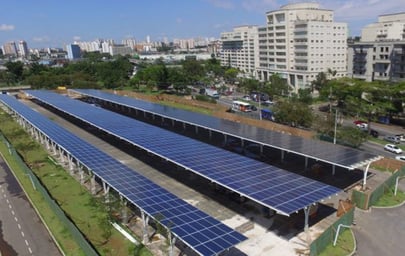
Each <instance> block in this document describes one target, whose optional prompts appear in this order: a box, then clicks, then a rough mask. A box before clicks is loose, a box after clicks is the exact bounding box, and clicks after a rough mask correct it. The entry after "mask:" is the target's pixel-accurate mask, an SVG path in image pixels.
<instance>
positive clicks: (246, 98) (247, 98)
mask: <svg viewBox="0 0 405 256" xmlns="http://www.w3.org/2000/svg"><path fill="white" fill-rule="evenodd" d="M242 99H244V100H247V101H250V100H251V98H250V96H249V95H245V96H243V98H242Z"/></svg>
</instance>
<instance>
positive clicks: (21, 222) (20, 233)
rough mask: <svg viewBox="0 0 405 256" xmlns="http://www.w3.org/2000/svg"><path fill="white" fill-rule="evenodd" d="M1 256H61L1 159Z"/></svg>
mask: <svg viewBox="0 0 405 256" xmlns="http://www.w3.org/2000/svg"><path fill="white" fill-rule="evenodd" d="M0 255H3V256H14V255H22V256H25V255H52V256H57V255H61V254H60V252H59V250H58V249H57V247H56V245H55V244H54V242H53V240H52V239H51V237H50V235H49V233H48V231H47V230H46V228H45V226H44V225H43V224H42V222H41V221H40V219H39V218H38V215H37V214H36V212H35V211H34V209H33V208H32V207H31V204H30V203H29V201H28V200H27V197H26V196H25V194H24V192H23V191H22V189H21V187H20V185H19V184H18V182H17V180H16V179H15V177H14V175H13V174H12V172H11V171H10V170H9V168H8V166H7V165H6V164H5V163H4V161H3V159H2V158H1V157H0Z"/></svg>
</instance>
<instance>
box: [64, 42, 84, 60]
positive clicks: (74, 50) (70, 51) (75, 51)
mask: <svg viewBox="0 0 405 256" xmlns="http://www.w3.org/2000/svg"><path fill="white" fill-rule="evenodd" d="M66 51H67V58H68V59H69V60H74V59H79V58H80V57H81V56H80V47H79V46H78V45H77V44H68V45H67V46H66Z"/></svg>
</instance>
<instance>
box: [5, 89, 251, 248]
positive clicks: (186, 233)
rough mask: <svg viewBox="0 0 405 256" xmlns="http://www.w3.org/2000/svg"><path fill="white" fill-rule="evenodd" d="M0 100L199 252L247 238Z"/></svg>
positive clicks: (53, 125) (32, 114)
mask: <svg viewBox="0 0 405 256" xmlns="http://www.w3.org/2000/svg"><path fill="white" fill-rule="evenodd" d="M0 101H1V102H3V103H4V104H5V105H6V106H8V107H9V108H10V109H12V110H13V111H15V112H16V113H18V114H19V115H20V116H21V117H22V118H23V119H25V120H26V121H27V122H29V123H30V124H31V125H32V126H34V127H35V128H36V129H38V130H39V131H41V132H42V133H43V134H45V135H46V136H47V137H48V138H49V139H50V140H52V141H54V142H55V143H57V144H58V145H59V146H60V147H62V148H63V149H64V150H65V151H67V152H69V153H70V154H71V155H72V156H73V157H74V158H75V159H77V161H79V162H80V163H81V164H82V165H83V166H85V167H86V168H88V169H89V170H92V171H93V172H94V173H95V175H97V176H98V177H100V178H101V179H102V180H103V181H104V182H106V183H107V184H108V185H109V186H111V187H112V188H114V189H115V190H116V191H118V192H119V193H120V194H122V195H123V197H125V198H126V199H127V200H128V201H129V202H131V203H132V204H134V205H136V206H137V207H139V208H141V209H143V210H144V211H145V212H146V214H148V215H150V216H151V217H152V218H155V219H158V220H159V221H160V222H161V223H162V224H163V225H164V226H166V227H167V228H168V229H169V230H170V231H171V232H172V233H173V235H174V236H176V237H177V238H179V239H180V240H181V241H183V242H184V243H185V244H187V245H188V246H190V247H191V248H193V249H194V250H195V251H196V252H197V253H198V254H200V255H218V254H219V253H221V252H223V251H225V250H227V249H229V248H231V247H233V246H235V245H236V244H238V243H240V242H242V241H244V240H246V237H245V236H243V235H242V234H240V233H238V232H236V231H234V230H232V229H231V228H230V227H228V226H226V225H224V224H222V223H221V222H219V221H218V220H216V219H214V218H212V217H211V216H209V215H208V214H206V213H204V212H202V211H200V210H199V209H197V208H195V207H194V206H192V205H190V204H188V203H187V202H185V201H183V200H181V199H180V198H178V197H177V196H175V195H173V194H172V193H170V192H168V191H167V190H165V189H163V188H162V187H160V186H158V185H156V184H155V183H153V182H152V181H150V180H148V179H147V178H145V177H144V176H142V175H141V174H139V173H137V172H135V171H134V170H132V169H130V168H128V167H126V166H125V165H123V164H121V163H120V162H119V161H117V160H115V159H114V158H112V157H110V156H109V155H107V154H105V153H104V152H102V151H101V150H99V149H97V148H96V147H94V146H93V145H91V144H89V143H87V142H85V141H84V140H82V139H80V138H79V137H77V136H75V135H74V134H72V133H70V132H69V131H67V130H65V129H64V128H62V127H60V126H58V125H57V124H56V123H54V122H52V121H51V120H49V119H48V118H45V117H44V116H42V115H41V114H39V113H37V112H35V111H33V110H32V109H30V108H29V107H27V106H25V105H24V104H22V103H20V102H18V101H17V100H16V99H15V98H12V97H10V96H7V95H0ZM185 220H187V221H185ZM207 235H209V236H207Z"/></svg>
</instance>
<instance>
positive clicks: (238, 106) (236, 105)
mask: <svg viewBox="0 0 405 256" xmlns="http://www.w3.org/2000/svg"><path fill="white" fill-rule="evenodd" d="M232 110H233V111H240V112H250V111H252V106H251V105H250V104H249V103H247V102H244V101H238V100H234V101H233V102H232Z"/></svg>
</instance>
